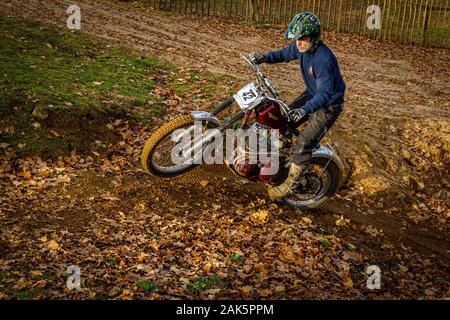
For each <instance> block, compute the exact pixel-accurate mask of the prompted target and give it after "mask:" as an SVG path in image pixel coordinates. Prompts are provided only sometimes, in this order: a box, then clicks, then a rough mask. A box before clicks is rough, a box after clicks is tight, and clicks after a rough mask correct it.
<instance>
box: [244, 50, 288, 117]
mask: <svg viewBox="0 0 450 320" xmlns="http://www.w3.org/2000/svg"><path fill="white" fill-rule="evenodd" d="M241 57H242V58H243V59H244V60H245V61H247V62H248V64H249V65H250V66H251V67H252V68H253V69H254V70H255V73H256V82H257V83H258V84H261V82H262V83H263V84H264V85H265V87H266V88H267V89H268V90H269V92H270V93H271V94H272V96H273V98H274V100H276V101H277V102H278V103H279V104H280V106H281V109H282V111H283V112H284V113H285V115H286V116H288V112H289V108H288V106H287V105H286V103H285V102H284V101H283V100H282V99H281V97H280V96H279V94H278V93H277V91H276V90H275V89H274V87H273V86H272V84H271V83H270V81H269V79H267V78H266V76H264V75H263V74H262V73H261V71H260V70H259V65H258V64H257V63H256V62H255V61H254V59H249V58H247V57H246V56H244V55H242V54H241ZM269 99H270V98H269Z"/></svg>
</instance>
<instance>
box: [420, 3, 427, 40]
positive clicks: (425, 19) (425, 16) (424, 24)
mask: <svg viewBox="0 0 450 320" xmlns="http://www.w3.org/2000/svg"><path fill="white" fill-rule="evenodd" d="M427 29H428V0H426V1H425V11H424V13H423V25H422V40H421V43H422V44H424V43H425V41H426V33H427Z"/></svg>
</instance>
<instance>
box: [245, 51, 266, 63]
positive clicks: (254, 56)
mask: <svg viewBox="0 0 450 320" xmlns="http://www.w3.org/2000/svg"><path fill="white" fill-rule="evenodd" d="M249 58H250V61H253V62H255V63H256V64H261V63H264V62H266V56H265V55H264V54H263V53H261V52H252V53H250V56H249Z"/></svg>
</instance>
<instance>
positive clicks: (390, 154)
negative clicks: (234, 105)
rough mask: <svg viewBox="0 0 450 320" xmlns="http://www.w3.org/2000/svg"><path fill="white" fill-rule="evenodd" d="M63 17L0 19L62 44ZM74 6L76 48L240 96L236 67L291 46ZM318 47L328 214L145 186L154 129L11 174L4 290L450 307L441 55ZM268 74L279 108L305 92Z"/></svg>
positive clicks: (220, 172)
mask: <svg viewBox="0 0 450 320" xmlns="http://www.w3.org/2000/svg"><path fill="white" fill-rule="evenodd" d="M70 4H72V3H71V2H70V1H59V0H57V1H48V0H44V1H31V0H27V1H12V0H6V2H4V3H3V4H2V5H1V6H0V14H2V15H8V16H12V17H24V18H27V19H32V20H38V21H40V22H43V23H45V24H51V25H56V26H60V27H61V28H64V27H65V23H66V17H67V14H66V8H67V6H68V5H70ZM78 4H79V5H80V7H81V11H82V19H83V20H82V32H83V33H87V34H91V35H94V36H99V37H102V38H106V39H109V40H112V41H114V42H118V43H120V44H125V45H129V46H131V47H134V48H137V49H138V50H140V51H142V53H143V54H151V55H156V56H159V57H161V58H164V59H166V60H168V61H170V62H173V63H175V64H177V65H180V66H186V67H189V68H192V69H196V70H209V71H212V72H217V73H223V74H230V75H233V76H235V77H237V78H238V79H239V81H240V82H241V83H245V82H247V81H250V80H251V79H252V73H251V70H250V69H248V68H247V67H246V65H245V62H244V61H243V60H242V59H240V57H239V54H241V53H242V54H247V53H249V52H251V51H267V50H271V49H276V48H279V47H282V46H284V45H286V42H284V41H283V40H282V39H281V38H282V37H281V35H282V32H283V30H282V28H281V27H280V28H271V29H260V28H256V27H252V26H248V25H244V24H236V23H232V22H229V21H219V20H215V19H206V18H198V17H189V16H181V15H175V14H169V13H162V12H157V11H153V10H152V9H151V8H148V7H143V6H141V5H139V4H133V3H132V4H126V3H122V2H116V1H105V0H102V1H85V0H80V1H78ZM324 38H325V41H326V43H327V44H328V45H329V46H330V47H331V48H332V49H333V50H334V52H335V53H336V55H337V57H338V60H339V62H340V65H341V71H342V74H343V76H344V78H345V81H346V84H347V87H348V89H347V94H346V104H345V109H344V112H343V114H342V115H341V116H340V118H339V120H338V121H337V123H336V124H335V125H334V127H333V129H332V139H333V141H334V142H335V144H336V145H337V146H338V147H339V149H340V150H341V153H342V154H343V156H344V157H345V158H346V159H347V160H348V161H349V163H350V164H351V166H352V168H353V174H352V176H351V178H350V181H349V183H348V184H347V185H346V186H345V187H344V188H343V189H342V190H341V191H340V192H339V193H338V195H336V197H334V198H333V199H332V200H331V201H330V202H328V204H327V205H326V206H325V207H324V208H322V209H320V210H318V211H315V212H300V211H299V210H296V209H292V208H289V207H286V206H284V205H280V204H273V203H270V202H269V201H268V199H267V197H266V195H265V189H264V188H263V187H261V186H257V187H255V188H253V187H252V186H249V185H240V184H238V183H236V181H235V179H234V178H233V176H232V175H231V174H229V173H228V172H227V171H226V170H225V169H224V168H222V167H203V168H200V169H196V170H194V171H193V172H191V173H189V174H188V175H186V176H183V177H180V178H177V179H172V180H162V179H157V178H154V177H151V176H149V175H147V174H145V173H144V172H143V171H142V170H141V169H140V164H139V154H140V151H141V148H142V146H143V144H144V142H145V140H146V139H147V138H148V136H149V134H150V133H151V132H152V131H153V130H154V129H156V127H157V125H155V126H153V127H149V128H137V127H129V126H128V124H124V123H121V124H117V125H116V126H115V130H117V131H118V132H120V133H121V134H122V137H123V142H124V143H122V144H118V145H117V146H114V147H111V149H110V150H109V154H108V156H107V158H104V159H93V158H88V159H86V157H82V156H79V155H76V154H74V155H73V156H72V157H67V158H64V159H60V160H59V161H57V160H55V161H53V162H51V163H50V164H45V165H44V164H43V163H42V164H41V163H40V162H39V160H31V159H28V160H24V161H23V162H22V163H20V166H21V168H22V167H23V168H28V169H29V170H30V172H31V175H32V176H33V183H32V184H31V186H30V181H29V180H27V181H26V182H24V181H22V180H13V179H8V178H7V177H6V178H5V177H4V178H3V179H2V185H3V186H4V190H5V192H3V193H2V195H1V198H0V200H1V206H0V208H1V211H0V213H1V214H2V215H1V224H2V232H3V233H2V239H1V242H0V252H1V256H0V267H2V269H1V270H2V275H3V277H4V279H3V282H2V283H3V286H4V287H5V286H7V285H11V286H12V287H14V288H16V289H17V290H19V289H23V288H26V287H27V286H28V287H32V288H37V289H40V290H42V291H45V294H44V293H42V294H37V295H36V296H37V297H50V298H61V297H71V298H76V299H79V298H99V297H100V298H156V299H158V298H178V297H181V298H183V297H200V298H211V299H214V298H287V299H298V298H431V299H432V298H444V297H448V292H449V291H448V290H449V276H448V266H449V253H450V251H449V250H450V241H449V240H450V239H449V235H448V231H449V226H450V225H449V207H448V203H449V194H450V189H449V187H450V186H449V171H448V170H449V164H450V161H449V159H450V157H449V151H450V149H449V145H450V104H449V99H448V97H449V96H450V84H449V83H448V79H449V75H450V74H449V73H450V70H449V66H450V54H449V50H448V49H432V48H422V47H417V46H406V45H401V44H397V43H386V42H381V41H376V40H367V39H365V38H363V37H360V36H355V35H348V34H336V33H332V32H329V33H325V36H324ZM264 72H265V73H266V74H267V75H268V76H269V77H270V79H271V80H272V82H273V84H274V86H275V87H276V88H277V89H278V90H279V91H280V93H282V95H283V97H285V98H286V100H290V99H292V98H293V97H295V95H297V94H298V93H299V92H301V91H302V90H303V84H302V82H301V78H300V75H299V71H298V66H297V65H296V64H295V63H291V64H278V65H271V66H266V67H265V68H264ZM225 97H226V95H225V94H224V95H223V96H220V97H217V101H214V102H219V101H221V100H222V99H223V98H225ZM212 104H213V102H211V105H212ZM209 107H210V105H198V106H193V108H198V109H208V108H209ZM190 108H192V107H190ZM179 112H180V111H179V110H178V111H177V113H179ZM181 112H189V110H183V111H181ZM176 115H177V114H175V112H174V113H172V114H169V115H167V116H165V117H164V118H163V119H160V122H159V123H163V122H164V121H167V120H168V119H170V118H172V117H173V116H176ZM129 146H131V149H130V148H128V147H129ZM30 168H34V169H30ZM32 170H34V171H32ZM24 172H26V170H25V171H24ZM22 178H23V179H26V178H29V176H28V175H27V174H23V176H22ZM50 178H52V179H53V180H51V181H50V182H49V179H50ZM40 183H41V184H40ZM25 184H26V186H24V185H25ZM324 239H325V240H324ZM230 257H231V258H230ZM71 264H76V265H79V266H80V267H81V269H82V275H84V280H83V281H84V282H83V289H82V290H81V291H79V292H73V291H72V292H69V291H68V290H67V289H65V288H64V279H65V278H64V276H65V274H64V270H65V268H66V267H67V266H68V265H71ZM372 264H375V265H378V266H380V268H381V270H382V274H383V278H382V279H383V282H382V288H381V289H380V290H376V291H370V290H368V289H367V288H366V284H365V279H366V275H365V268H366V267H367V266H368V265H372ZM33 272H34V273H33ZM211 275H214V276H218V277H219V278H220V280H218V281H217V283H213V285H212V286H211V288H209V287H208V290H203V291H202V290H193V289H192V288H193V286H192V284H193V283H196V282H195V281H196V280H195V279H197V280H198V277H204V278H205V279H212V278H211ZM196 277H197V278H196ZM142 278H144V279H150V280H151V281H152V282H153V283H155V284H156V287H157V289H155V290H151V292H147V291H148V290H147V291H145V290H144V292H143V291H142V288H140V287H139V285H136V283H137V282H136V281H139V279H142ZM5 279H6V280H5ZM8 279H10V280H8ZM11 279H12V280H11ZM14 279H15V280H14ZM17 279H19V280H17ZM214 279H215V278H214ZM8 281H9V282H8ZM14 281H19V283H15V282H14ZM214 281H215V280H214ZM214 281H213V282H214ZM5 284H6V285H5ZM8 292H9V293H8ZM0 294H1V293H0ZM11 295H12V294H11V293H10V291H7V290H6V289H4V290H3V297H6V298H7V297H10V296H11Z"/></svg>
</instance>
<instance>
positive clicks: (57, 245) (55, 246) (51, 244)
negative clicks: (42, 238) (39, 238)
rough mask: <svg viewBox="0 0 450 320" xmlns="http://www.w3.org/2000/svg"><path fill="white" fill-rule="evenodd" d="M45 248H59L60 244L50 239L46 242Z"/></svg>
mask: <svg viewBox="0 0 450 320" xmlns="http://www.w3.org/2000/svg"><path fill="white" fill-rule="evenodd" d="M47 248H48V249H50V250H52V251H56V250H58V249H59V248H60V245H59V243H58V242H56V241H55V240H50V241H49V242H48V244H47Z"/></svg>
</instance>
